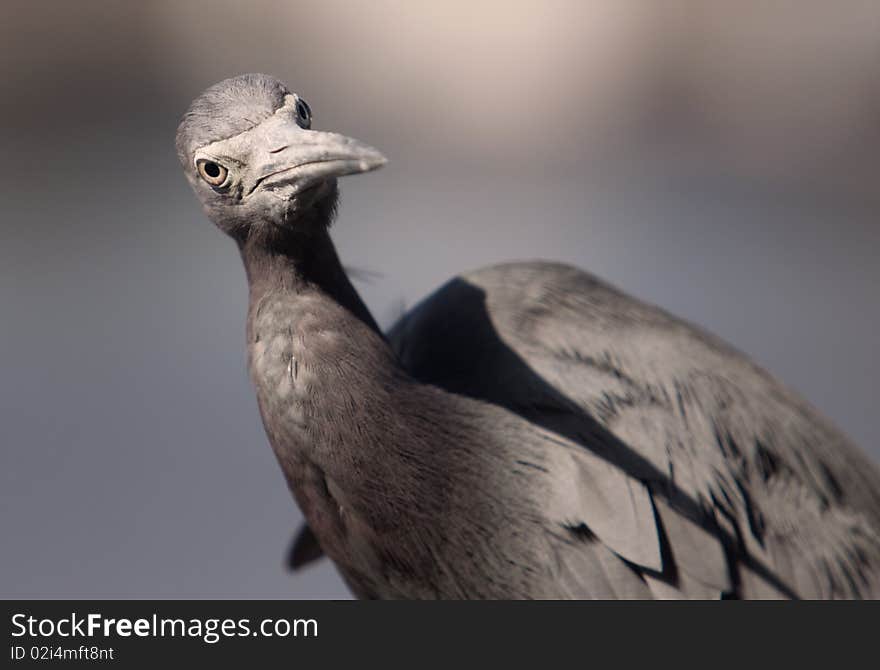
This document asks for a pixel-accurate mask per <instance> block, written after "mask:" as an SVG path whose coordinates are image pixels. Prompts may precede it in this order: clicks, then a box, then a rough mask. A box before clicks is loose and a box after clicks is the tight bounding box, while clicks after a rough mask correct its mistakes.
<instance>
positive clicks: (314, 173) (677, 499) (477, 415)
mask: <svg viewBox="0 0 880 670" xmlns="http://www.w3.org/2000/svg"><path fill="white" fill-rule="evenodd" d="M255 101H256V102H255ZM299 101H300V99H299V98H298V97H297V96H295V95H294V94H291V93H289V91H287V89H286V88H284V87H283V85H281V84H280V83H279V82H277V80H274V79H271V78H268V77H265V76H262V75H249V76H245V77H240V78H236V79H233V80H227V81H226V82H221V84H218V85H217V86H216V87H212V89H209V90H208V91H207V92H206V93H205V94H203V96H202V97H200V98H199V99H198V100H197V101H196V102H195V103H194V104H193V107H191V110H190V112H189V113H188V115H187V116H186V117H185V118H184V121H183V122H182V124H181V128H180V130H179V133H178V151H179V154H180V156H181V162H182V163H183V165H184V168H185V170H186V171H187V176H188V177H189V179H190V182H191V184H192V185H193V188H194V189H195V190H196V193H197V194H198V195H199V197H200V198H201V199H202V201H203V204H204V205H205V208H206V210H207V211H208V213H209V215H210V216H211V218H212V219H213V220H214V221H215V223H217V225H218V226H220V227H221V229H223V230H224V231H226V232H227V233H229V234H230V235H232V237H233V238H234V239H235V240H236V242H237V243H238V245H239V248H240V250H241V255H242V259H243V261H244V265H245V268H246V271H247V276H248V283H249V291H250V293H249V309H248V328H247V342H248V359H249V367H250V373H251V378H252V381H253V383H254V386H255V389H256V393H257V399H258V404H259V407H260V412H261V415H262V418H263V423H264V426H265V428H266V432H267V435H268V438H269V442H270V444H271V445H272V448H273V450H274V452H275V454H276V456H277V458H278V461H279V464H280V465H281V468H282V470H283V471H284V473H285V476H286V478H287V481H288V483H289V485H290V487H291V490H292V492H293V495H294V497H295V499H296V501H297V503H298V505H299V507H300V508H301V510H302V511H303V514H304V516H305V518H306V520H307V522H308V526H309V531H308V533H307V534H306V535H305V536H304V537H305V538H306V539H305V541H304V543H305V544H307V543H308V541H309V540H311V539H314V540H315V541H316V542H317V543H318V544H319V545H320V549H322V550H323V551H324V553H326V554H327V555H328V556H329V557H330V558H331V559H332V560H333V561H334V563H335V564H336V565H337V567H338V568H339V570H340V572H341V574H342V575H343V577H344V578H345V580H346V582H347V583H348V584H349V586H350V587H351V588H352V590H353V591H354V593H355V594H357V595H358V596H360V597H364V598H680V597H690V598H717V597H746V598H749V597H756V598H765V597H786V598H795V597H801V598H824V597H878V596H880V473H878V470H877V468H876V466H874V464H873V463H871V462H870V461H869V460H868V459H867V457H865V456H864V455H863V454H862V453H861V452H860V451H858V450H857V449H856V448H855V447H854V446H852V445H851V444H850V443H849V442H848V440H847V439H846V438H845V437H844V436H842V435H841V434H840V433H839V432H838V431H837V430H836V429H835V428H834V427H832V426H831V425H830V424H829V423H828V422H827V421H825V420H824V419H822V418H821V417H820V416H819V415H818V413H817V412H816V411H815V410H814V409H812V408H810V407H809V406H808V405H807V404H806V403H805V402H804V401H802V400H801V399H800V398H798V397H797V396H796V395H794V394H793V393H792V392H790V391H789V390H787V389H786V388H785V387H784V386H782V385H781V384H780V383H779V382H777V381H776V380H775V379H774V378H772V377H771V376H770V375H769V374H768V373H766V372H765V371H763V370H761V369H760V368H759V367H757V366H756V365H754V364H753V363H751V362H750V361H749V360H748V359H747V358H746V357H744V356H743V355H742V354H740V353H738V352H736V351H735V350H733V349H732V348H730V347H729V346H728V345H726V344H724V343H723V342H721V341H720V340H718V339H717V338H715V337H713V336H711V335H709V334H706V333H704V332H702V331H701V330H699V329H698V328H696V327H694V326H692V325H690V324H687V323H685V322H683V321H681V320H679V319H676V318H675V317H673V316H671V315H669V314H667V313H665V312H663V311H662V310H660V309H658V308H655V307H652V306H650V305H646V304H644V303H641V302H639V301H637V300H635V299H633V298H631V297H629V296H627V295H625V294H623V293H621V292H619V291H617V290H616V289H614V288H612V287H610V286H608V285H607V284H604V283H603V282H601V281H600V280H598V279H596V278H594V277H592V276H590V275H589V274H587V273H585V272H583V271H581V270H578V269H576V268H572V267H569V266H564V265H559V264H552V263H542V262H529V263H510V264H505V265H500V266H495V267H491V268H487V269H483V270H480V271H477V272H475V273H471V274H468V275H464V276H462V277H459V278H456V279H453V280H452V281H451V282H449V283H448V284H446V285H445V286H444V287H442V288H441V289H439V290H438V291H437V292H436V293H435V294H433V295H432V296H430V297H429V298H427V299H426V300H425V301H423V302H422V303H421V304H420V305H418V306H416V307H415V308H414V309H413V310H411V311H410V312H409V313H407V314H406V315H404V317H403V318H402V319H401V320H400V321H399V322H398V323H397V324H396V325H395V326H394V327H393V328H392V330H391V331H390V332H389V333H388V335H387V336H386V335H383V333H382V332H381V331H380V329H379V328H378V326H377V325H376V323H375V321H374V320H373V319H372V317H371V316H370V314H369V311H368V310H367V308H366V306H365V305H364V304H363V302H362V301H361V300H360V298H359V297H358V295H357V292H356V291H355V289H354V288H353V287H352V285H351V283H350V281H349V280H348V278H347V277H346V274H345V271H344V270H343V268H342V265H341V263H340V261H339V258H338V256H337V254H336V252H335V250H334V248H333V244H332V242H331V240H330V236H329V232H328V227H329V223H330V220H331V218H332V215H333V212H334V211H335V206H336V195H337V193H336V184H335V177H336V176H340V175H342V174H349V173H352V172H361V171H367V170H368V169H373V168H375V167H378V166H379V165H380V164H381V162H382V160H381V159H380V158H379V157H378V154H377V152H375V150H373V149H371V148H369V147H366V146H365V145H361V144H359V143H355V142H354V141H353V140H348V139H347V138H341V136H336V135H332V134H326V133H317V132H316V131H311V130H310V129H309V128H308V124H305V125H304V122H303V121H302V118H301V116H300V114H299V113H300V112H301V111H302V108H301V106H300V102H299ZM254 105H257V107H258V108H257V109H254V108H253V106H254ZM242 106H244V107H247V112H248V114H247V121H246V122H245V121H241V120H239V117H243V116H244V114H243V113H242V111H241V108H242ZM294 113H296V114H297V117H296V118H297V119H298V120H297V121H296V127H295V128H293V127H289V128H288V125H289V122H290V119H292V118H294V117H293V114H294ZM212 115H214V116H219V117H222V120H221V121H219V122H218V126H217V128H214V127H212V125H211V122H210V121H211V117H212ZM255 117H256V118H255ZM264 124H266V125H264ZM286 124H287V125H286ZM266 138H269V139H266ZM340 138H341V139H340ZM270 144H271V146H270ZM218 146H219V147H220V149H218V148H217V147H218ZM278 147H282V149H278ZM296 147H305V149H300V150H299V153H297V150H296ZM276 149H278V151H275V150H276ZM224 152H232V153H235V155H234V156H229V155H226V153H224ZM285 152H289V153H290V156H289V158H288V161H290V164H289V166H288V167H285V166H284V165H281V166H279V165H277V164H271V161H270V159H268V158H266V156H267V155H269V154H271V155H273V156H274V155H276V154H277V153H282V154H283V153H285ZM303 152H304V153H303ZM304 155H305V156H306V159H303V158H302V156H304ZM233 159H234V160H233ZM272 160H275V159H272ZM303 161H305V162H303ZM215 163H216V167H212V164H215ZM251 164H257V165H261V166H262V168H261V170H262V173H259V174H256V173H255V174H251V173H250V172H249V168H248V166H249V165H251ZM236 170H238V171H239V174H236ZM279 174H281V175H283V176H285V178H287V177H286V175H288V174H293V175H294V176H293V177H291V178H290V179H289V180H288V181H282V182H280V183H275V184H274V185H273V183H272V180H273V179H278V177H276V175H279ZM199 175H201V180H202V181H201V182H200V181H199ZM221 179H222V181H221ZM202 182H204V183H202ZM215 182H216V183H215ZM206 185H207V186H206ZM248 189H250V191H249V190H248ZM285 189H286V190H285ZM315 549H316V548H315V547H311V548H309V547H305V548H304V546H303V545H300V546H299V548H298V551H299V552H300V555H301V556H307V557H313V556H315V555H317V553H318V552H317V551H316V550H315Z"/></svg>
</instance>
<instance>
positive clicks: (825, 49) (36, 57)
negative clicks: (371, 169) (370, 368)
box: [0, 0, 880, 598]
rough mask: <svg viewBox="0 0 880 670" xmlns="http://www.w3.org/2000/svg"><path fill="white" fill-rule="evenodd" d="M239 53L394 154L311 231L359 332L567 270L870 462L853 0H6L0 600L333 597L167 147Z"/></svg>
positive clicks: (875, 66)
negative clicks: (366, 319)
mask: <svg viewBox="0 0 880 670" xmlns="http://www.w3.org/2000/svg"><path fill="white" fill-rule="evenodd" d="M768 4H769V5H772V7H767V6H766V5H768ZM248 71H266V72H269V73H272V74H275V75H277V76H279V77H281V78H282V79H284V80H285V81H287V82H288V83H289V84H290V85H291V87H293V88H294V89H295V90H297V91H298V92H300V93H301V94H303V95H304V96H305V97H306V99H307V100H308V101H309V102H310V103H311V106H312V107H313V109H314V111H315V115H316V119H315V124H316V126H317V127H320V128H325V129H333V130H338V131H340V132H344V133H346V134H350V135H352V136H354V137H357V138H359V139H362V140H364V141H366V142H369V143H370V144H373V145H374V146H377V147H379V148H380V149H382V151H383V152H385V153H386V155H388V156H389V157H390V159H391V163H390V164H389V165H388V166H387V168H386V169H384V170H382V171H380V172H378V173H375V174H371V175H367V176H363V177H355V178H351V179H347V180H345V181H344V182H343V183H342V190H343V201H342V209H341V215H340V218H339V221H338V223H337V225H336V227H335V229H334V237H335V240H336V242H337V244H338V247H339V249H340V252H341V255H342V257H343V260H344V262H346V263H347V264H349V265H350V266H354V267H357V268H362V269H365V270H370V271H372V272H373V273H378V274H376V275H375V276H373V278H372V279H371V280H370V281H369V282H368V283H361V284H359V287H360V289H361V290H362V293H363V295H364V297H365V299H366V301H367V303H368V304H369V305H370V307H371V308H372V309H373V311H374V314H375V315H376V317H377V318H378V319H379V321H380V322H381V323H382V324H383V325H387V324H389V323H390V322H391V321H392V320H393V318H394V317H395V315H396V314H398V313H399V312H400V310H401V309H402V307H403V306H406V305H411V304H412V303H413V302H414V301H417V300H418V299H419V298H420V297H422V296H423V295H425V294H426V293H427V292H428V291H429V290H431V289H432V288H433V287H435V286H437V285H439V284H440V283H441V282H443V281H444V280H445V279H447V278H448V277H450V276H451V275H453V274H454V273H456V272H459V271H462V270H467V269H471V268H474V267H477V266H480V265H483V264H486V263H490V262H493V261H500V260H505V259H512V258H532V257H544V258H551V259H559V260H564V261H569V262H572V263H575V264H577V265H579V266H581V267H584V268H588V269H590V270H591V271H593V272H595V273H597V274H599V275H601V276H603V277H605V278H606V279H608V280H610V281H612V282H614V283H616V284H618V285H619V286H621V287H622V288H624V289H626V290H628V291H630V292H632V293H634V294H636V295H638V296H640V297H642V298H644V299H647V300H650V301H653V302H655V303H658V304H660V305H662V306H664V307H666V308H667V309H670V310H672V311H673V312H675V313H677V314H679V315H681V316H684V317H686V318H688V319H690V320H692V321H694V322H697V323H699V324H702V325H704V326H706V327H708V328H709V329H711V330H712V331H714V332H716V333H718V334H720V335H721V336H723V337H724V338H725V339H727V340H729V341H731V342H732V343H733V344H734V345H736V346H737V347H739V348H740V349H742V350H745V351H746V352H748V353H750V354H751V355H752V356H754V357H755V359H757V360H758V361H759V362H760V363H762V364H764V365H765V366H766V367H768V368H769V369H770V370H771V371H773V372H774V373H775V374H777V375H778V376H780V377H781V378H782V379H784V380H786V382H787V383H788V384H790V385H791V386H793V387H794V388H795V389H797V390H798V391H800V392H801V393H802V394H804V395H805V396H806V397H807V398H808V399H809V400H810V401H811V402H812V403H813V404H815V405H816V406H817V407H818V408H820V410H821V411H823V412H824V413H826V414H827V415H828V416H830V417H831V418H832V419H833V420H834V421H835V422H836V423H837V424H838V425H839V426H841V427H842V428H843V429H844V430H845V431H846V432H847V433H849V434H850V435H851V436H852V437H853V438H854V439H855V440H856V441H857V442H859V443H860V444H861V445H863V447H864V448H865V449H867V450H868V451H869V452H870V453H872V454H873V455H874V456H875V457H880V444H878V442H877V440H876V438H875V430H874V428H875V426H876V423H877V418H876V412H877V407H876V395H877V390H878V382H877V379H878V375H880V357H878V356H877V353H876V351H875V347H876V344H877V341H878V337H877V329H878V326H880V306H878V288H880V264H878V263H877V254H878V250H880V227H878V217H877V214H878V209H880V207H878V206H880V197H878V189H877V175H878V174H880V169H878V168H880V151H878V150H880V77H878V75H880V6H878V5H877V3H876V2H873V1H867V0H866V1H864V2H858V1H853V2H836V3H827V2H809V1H807V0H804V1H801V2H776V3H759V2H732V1H729V2H718V3H705V2H701V1H697V0H694V1H693V2H687V1H679V2H674V1H670V2H664V3H646V2H641V1H639V0H632V1H629V0H603V1H599V2H570V3H567V2H536V3H534V4H525V3H507V2H504V3H502V2H497V3H491V2H490V3H473V2H467V3H458V2H451V3H410V2H403V1H400V2H371V3H355V2H342V1H340V2H326V1H322V2H313V3H311V2H308V3H297V2H287V3H277V4H273V3H269V2H242V3H231V2H224V1H221V0H212V1H211V2H186V3H178V2H142V3H115V2H114V3H92V2H76V3H64V2H57V3H39V2H22V3H16V2H12V3H10V2H7V3H4V18H3V21H2V22H0V82H2V84H0V86H2V88H3V90H2V97H0V105H2V107H0V119H2V126H0V127H2V129H0V142H2V144H0V147H2V152H0V171H2V172H0V202H2V205H3V207H2V210H0V211H2V226H0V272H2V281H0V304H2V306H3V316H2V322H0V360H2V382H0V431H2V432H0V435H2V451H0V459H2V460H0V478H2V479H0V536H2V538H3V539H2V547H3V549H2V551H0V596H4V597H12V596H23V597H28V596H30V597H52V596H55V597H74V596H79V597H155V598H164V597H283V598H288V597H347V591H346V590H345V588H344V586H343V585H342V584H341V582H340V581H339V579H338V578H337V577H336V575H335V573H334V571H333V568H332V567H331V566H330V565H329V564H327V562H326V561H325V562H324V563H323V564H322V565H321V566H319V567H316V568H313V569H310V570H307V571H305V572H304V573H302V574H301V575H295V576H291V575H288V574H285V572H284V570H283V569H282V564H281V562H282V557H283V555H284V552H285V549H286V547H287V544H288V541H289V538H290V535H291V532H292V530H293V528H294V527H295V525H296V524H297V522H298V519H299V515H298V512H297V511H296V509H295V507H294V505H293V503H292V501H291V498H290V496H289V493H288V491H287V489H286V486H285V484H284V481H283V479H282V476H281V473H280V471H279V468H278V467H277V465H276V463H275V462H274V459H273V456H272V454H271V452H270V449H269V447H268V445H267V444H266V440H265V437H264V435H263V432H262V427H261V425H260V420H259V417H258V414H257V410H256V406H255V402H254V398H253V394H252V392H251V388H250V386H249V382H248V379H247V375H246V369H245V354H244V317H245V300H246V293H245V281H244V273H243V271H242V268H241V266H240V261H239V259H238V257H237V254H236V251H235V249H234V246H233V244H232V243H231V242H230V241H229V240H227V239H225V238H224V237H223V236H222V235H221V234H220V233H219V232H218V231H216V230H215V229H214V228H213V227H212V226H211V224H210V223H209V222H208V221H207V220H205V219H204V217H203V215H202V214H201V212H200V210H199V208H198V206H197V204H196V201H195V198H194V197H193V196H192V194H191V193H190V192H189V189H188V186H187V185H186V183H185V181H184V179H183V177H182V176H181V174H180V169H179V166H178V165H177V162H176V158H175V156H174V152H173V138H174V131H175V128H176V124H177V120H178V118H179V116H180V114H181V113H182V112H183V111H184V110H185V109H186V107H187V105H188V104H189V102H190V100H191V99H192V98H193V97H194V96H195V95H197V94H198V93H199V92H200V91H201V90H202V89H203V88H204V87H206V86H208V85H210V84H211V83H213V82H215V81H217V80H219V79H222V78H225V77H227V76H231V75H234V74H238V73H241V72H248Z"/></svg>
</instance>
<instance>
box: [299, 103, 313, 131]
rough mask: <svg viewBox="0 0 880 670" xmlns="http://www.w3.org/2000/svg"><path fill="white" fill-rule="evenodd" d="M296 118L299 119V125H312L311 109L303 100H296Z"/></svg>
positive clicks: (305, 126)
mask: <svg viewBox="0 0 880 670" xmlns="http://www.w3.org/2000/svg"><path fill="white" fill-rule="evenodd" d="M296 120H297V121H299V125H300V126H302V127H303V128H310V127H311V126H312V110H311V109H310V108H309V105H308V103H307V102H306V101H305V100H297V101H296Z"/></svg>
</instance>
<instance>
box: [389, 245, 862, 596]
mask: <svg viewBox="0 0 880 670" xmlns="http://www.w3.org/2000/svg"><path fill="white" fill-rule="evenodd" d="M389 340H390V341H391V343H392V347H393V348H394V350H395V352H396V354H397V356H398V357H399V359H400V361H401V363H402V365H403V366H404V367H405V368H406V369H407V370H408V371H409V373H410V374H411V375H413V376H414V377H415V378H417V379H419V380H420V381H423V382H426V383H429V384H433V385H436V386H439V387H441V388H443V389H445V390H446V391H451V392H453V393H456V394H460V395H464V396H468V397H471V398H474V399H477V400H479V401H483V402H489V403H492V404H495V405H500V406H502V407H504V408H506V409H507V410H510V411H512V412H514V413H516V414H518V415H520V416H521V417H523V418H525V419H526V420H528V421H529V422H531V423H532V424H534V425H537V426H539V427H540V428H541V429H542V430H545V431H547V432H548V433H549V434H553V435H559V436H561V437H562V438H564V439H565V440H567V441H569V442H570V443H574V444H579V445H582V446H584V447H585V449H584V452H583V454H584V455H583V457H581V456H578V457H577V458H575V459H574V460H575V461H576V465H575V466H574V469H575V470H577V471H578V472H580V473H581V475H582V476H580V475H579V476H580V479H579V480H578V481H579V482H580V484H577V483H575V484H574V486H583V487H588V486H589V487H592V488H593V490H594V492H595V495H591V496H588V497H587V498H582V499H579V500H580V502H579V503H578V504H580V505H581V509H582V511H583V514H584V515H585V516H587V517H589V518H588V519H584V521H585V523H586V526H587V527H589V532H590V533H594V534H595V535H596V536H598V538H599V539H600V540H602V541H603V542H604V543H605V544H606V545H608V546H610V547H611V549H612V550H614V551H616V552H617V554H618V555H620V556H622V557H623V558H624V559H626V560H627V561H631V562H632V563H633V564H637V565H638V564H641V565H642V566H643V567H645V568H646V572H645V573H644V574H645V575H647V577H645V579H647V580H650V579H654V583H653V584H651V586H652V589H653V590H654V591H655V592H661V593H666V594H669V595H671V594H673V593H675V592H678V593H682V592H690V593H691V594H695V593H706V592H720V591H734V592H737V593H739V594H740V595H769V594H782V595H795V594H797V595H807V596H821V595H862V594H865V593H867V592H869V590H870V589H869V585H868V581H869V580H871V579H876V575H877V570H878V566H877V563H878V547H880V544H878V542H880V539H878V535H877V528H878V523H880V522H878V519H880V476H878V472H877V469H876V468H875V466H874V465H873V464H872V463H871V462H870V461H869V460H868V459H867V458H866V457H865V456H864V454H862V453H861V452H860V451H858V450H857V449H856V448H855V447H853V446H852V445H851V444H850V443H849V441H848V440H847V439H846V437H844V436H843V435H842V434H841V433H840V432H839V431H838V430H837V429H835V428H834V427H833V426H832V425H831V424H830V423H829V422H828V421H826V420H825V419H824V418H822V417H821V415H820V414H819V413H818V412H817V411H816V410H814V409H813V408H811V407H810V406H809V405H808V404H807V403H806V402H805V401H803V400H802V399H801V398H800V397H798V396H797V395H796V394H794V393H792V392H791V391H790V390H788V389H787V388H786V387H784V386H783V385H782V384H781V383H779V382H778V381H777V380H776V379H775V378H773V377H772V375H770V374H769V373H767V372H766V371H764V370H763V369H761V368H760V367H759V366H757V365H755V364H754V363H753V362H752V361H750V360H749V359H748V358H747V357H746V356H744V355H743V354H741V353H740V352H738V351H737V350H735V349H734V348H733V347H731V346H729V345H728V344H726V343H725V342H724V341H722V340H720V339H719V338H717V337H715V336H713V335H711V334H709V333H707V332H705V331H704V330H702V329H700V328H698V327H696V326H694V325H692V324H689V323H687V322H685V321H683V320H681V319H678V318H676V317H674V316H673V315H671V314H669V313H667V312H665V311H664V310H662V309H660V308H658V307H655V306H653V305H649V304H647V303H644V302H642V301H639V300H637V299H635V298H633V297H631V296H629V295H627V294H625V293H623V292H622V291H620V290H618V289H616V288H614V287H613V286H611V285H609V284H607V283H605V282H603V281H602V280H600V279H598V278H596V277H595V276H593V275H591V274H589V273H587V272H584V271H582V270H579V269H577V268H575V267H571V266H568V265H562V264H557V263H547V262H520V263H507V264H504V265H496V266H492V267H489V268H484V269H481V270H477V271H475V272H471V273H468V274H465V275H462V276H460V277H457V278H455V279H453V280H452V281H450V282H448V283H447V284H446V285H445V286H443V287H441V288H440V289H439V290H438V291H437V292H435V293H434V294H433V295H431V296H429V297H428V298H427V299H425V300H424V301H423V302H422V303H420V304H419V305H417V306H416V307H414V308H413V309H412V310H411V311H410V312H409V313H407V314H406V315H405V316H404V317H403V318H402V319H401V320H400V321H399V322H398V323H397V324H396V325H395V327H394V328H393V329H392V330H391V332H390V333H389ZM551 470H554V471H555V472H557V473H561V470H560V469H559V468H556V469H553V468H551ZM557 476H559V477H561V476H565V477H567V476H568V475H562V474H558V475H557ZM623 501H626V505H625V506H624V507H628V509H629V512H628V516H627V514H622V513H621V506H622V505H621V503H622V502H623ZM655 521H656V524H655ZM649 525H650V526H654V525H656V528H655V529H654V532H653V533H646V531H645V529H646V528H647V527H648V526H649ZM635 535H639V537H635ZM652 542H653V543H654V545H651V543H652ZM663 552H665V554H666V562H665V564H664V566H663V567H662V568H661V569H660V571H659V572H658V570H657V567H658V566H657V564H656V557H657V556H658V554H659V553H663ZM670 564H673V565H675V566H676V568H675V572H676V575H675V578H674V579H671V578H669V575H668V574H666V577H665V578H664V577H663V575H664V574H665V573H664V571H667V570H668V566H669V565H670ZM733 564H738V565H733ZM804 566H805V567H804ZM652 575H653V577H652ZM731 575H732V576H731ZM664 579H665V581H664ZM672 582H675V585H674V586H671V585H670V584H671V583H672ZM870 588H874V587H870ZM664 589H665V591H664ZM676 589H677V591H676ZM700 589H702V591H701V590H700Z"/></svg>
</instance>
